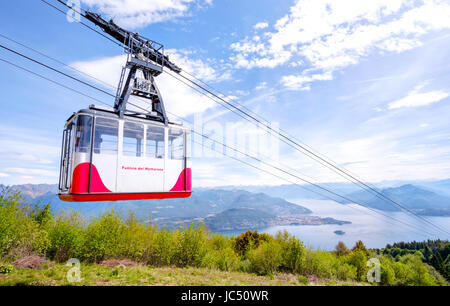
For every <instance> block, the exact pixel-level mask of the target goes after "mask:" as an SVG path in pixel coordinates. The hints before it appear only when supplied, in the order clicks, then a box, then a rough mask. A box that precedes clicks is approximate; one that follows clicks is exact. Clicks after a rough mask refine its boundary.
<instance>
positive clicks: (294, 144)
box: [165, 71, 450, 235]
mask: <svg viewBox="0 0 450 306" xmlns="http://www.w3.org/2000/svg"><path fill="white" fill-rule="evenodd" d="M165 72H166V73H168V74H170V75H172V74H171V73H169V72H167V71H165ZM180 76H181V77H182V78H184V79H186V80H187V81H189V82H190V83H192V84H193V85H195V86H197V87H199V88H200V89H201V90H204V91H205V92H206V93H207V94H204V95H205V96H206V97H208V98H210V99H211V100H213V101H215V99H213V98H211V96H213V97H215V98H217V99H219V100H221V101H222V102H224V103H226V104H227V105H228V106H230V107H231V108H233V109H234V110H236V111H238V112H241V113H242V114H243V115H245V116H247V117H249V118H250V119H252V120H253V121H255V122H256V123H257V124H256V126H257V127H260V126H259V125H263V126H265V128H266V129H268V130H270V131H271V132H273V133H275V136H276V135H278V136H280V137H281V138H282V139H285V140H286V141H287V142H289V143H291V145H290V146H291V147H293V148H297V151H299V152H301V153H303V154H305V152H306V153H308V154H305V155H306V156H308V157H310V158H312V159H314V160H315V161H317V162H319V163H320V164H322V165H324V164H323V163H325V164H326V165H324V166H326V167H327V168H328V169H330V170H332V171H333V172H335V173H337V174H338V175H340V176H341V177H343V178H345V179H347V180H348V181H350V182H352V183H354V184H356V185H357V186H359V187H360V188H362V189H363V190H366V191H368V192H370V193H371V194H373V195H375V196H376V197H378V198H380V199H383V200H385V201H388V203H389V202H390V203H392V204H394V205H396V206H397V207H400V208H401V210H403V211H406V212H408V213H410V214H412V215H414V216H415V217H416V218H418V219H420V220H422V221H423V222H426V223H427V224H429V225H431V226H433V227H436V228H438V229H439V230H441V231H443V232H445V233H447V234H449V235H450V232H448V231H447V230H445V229H443V228H441V227H440V226H437V225H435V224H434V223H432V222H430V221H429V220H427V219H426V218H423V217H422V216H420V215H418V214H416V213H415V212H414V211H412V210H410V209H409V208H407V207H405V206H404V205H402V204H400V203H398V201H395V200H393V199H391V198H390V197H387V196H386V195H384V194H383V193H381V192H379V191H378V190H376V189H375V188H373V187H371V186H369V185H368V184H367V183H364V182H363V181H361V180H359V179H358V178H356V177H355V176H353V175H351V174H349V173H347V172H346V170H343V169H341V168H340V167H338V166H336V165H333V164H332V163H330V162H329V161H327V160H325V159H324V158H322V157H320V156H319V155H318V154H316V153H314V152H313V151H312V150H310V149H308V148H306V147H305V146H303V145H301V144H299V143H297V142H296V141H293V140H291V139H290V138H289V137H287V136H285V135H284V134H282V133H280V132H279V131H275V130H274V129H273V128H272V127H271V126H270V125H268V124H265V123H264V122H262V121H261V120H259V119H257V118H256V117H255V116H252V115H249V114H247V113H246V112H244V111H242V110H241V109H240V108H238V107H236V106H234V105H233V104H232V103H231V102H228V101H226V100H225V99H223V98H222V97H220V96H218V95H217V94H215V93H213V92H212V91H210V90H208V89H206V88H205V87H203V86H200V85H198V84H196V83H195V82H193V81H192V80H189V78H186V77H185V76H183V75H180ZM172 77H174V76H173V75H172ZM174 78H176V77H174ZM176 79H178V78H176ZM178 80H179V79H178ZM179 81H180V80H179ZM183 83H185V82H183ZM185 84H186V83H185ZM186 85H187V84H186ZM188 86H190V85H188ZM190 87H191V88H193V86H190ZM219 104H220V105H222V104H221V103H219ZM222 106H223V105H222ZM227 109H229V108H228V107H227ZM240 117H242V116H240ZM272 135H273V134H272ZM281 138H279V139H280V140H281ZM283 142H284V143H287V142H285V141H283ZM287 144H288V143H287ZM298 148H300V149H301V150H300V149H298ZM302 150H303V151H302ZM330 167H331V168H333V169H334V170H333V169H331V168H330ZM336 171H337V172H336Z"/></svg>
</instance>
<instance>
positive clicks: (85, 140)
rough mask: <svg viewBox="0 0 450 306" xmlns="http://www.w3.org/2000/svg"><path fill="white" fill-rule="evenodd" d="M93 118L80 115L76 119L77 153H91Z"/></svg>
mask: <svg viewBox="0 0 450 306" xmlns="http://www.w3.org/2000/svg"><path fill="white" fill-rule="evenodd" d="M91 129H92V117H91V116H86V115H80V116H78V117H77V118H76V130H75V152H77V153H89V151H90V148H91Z"/></svg>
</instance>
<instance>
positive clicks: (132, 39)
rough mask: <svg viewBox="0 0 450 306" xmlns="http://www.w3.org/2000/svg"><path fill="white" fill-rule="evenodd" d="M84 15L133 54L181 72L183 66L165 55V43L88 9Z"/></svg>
mask: <svg viewBox="0 0 450 306" xmlns="http://www.w3.org/2000/svg"><path fill="white" fill-rule="evenodd" d="M84 17H86V19H88V20H89V21H91V22H93V23H94V24H95V25H97V26H99V27H100V28H102V29H103V31H105V33H107V34H109V35H111V37H113V38H115V39H116V40H117V41H119V42H120V43H122V44H123V45H124V46H125V47H126V48H127V49H128V52H130V53H131V54H135V55H137V54H139V55H141V56H144V57H145V58H147V59H149V60H151V61H153V62H155V63H156V64H158V65H161V66H164V67H167V68H169V69H170V70H172V71H174V72H176V73H180V72H181V68H180V67H178V66H177V65H175V64H174V63H172V62H171V61H170V60H169V57H168V56H167V55H164V53H163V51H164V50H163V48H164V47H163V45H161V44H159V43H157V42H155V41H153V40H150V39H147V38H145V37H142V36H140V35H139V34H138V33H131V32H129V31H127V30H125V29H123V28H121V27H119V26H118V25H117V24H115V23H114V21H112V20H110V21H109V22H108V21H106V20H105V19H103V18H102V17H101V16H100V15H99V14H96V13H91V12H89V11H86V13H85V15H84Z"/></svg>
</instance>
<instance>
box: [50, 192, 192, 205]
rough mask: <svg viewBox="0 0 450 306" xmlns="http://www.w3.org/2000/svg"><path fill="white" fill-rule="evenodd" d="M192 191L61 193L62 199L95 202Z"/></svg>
mask: <svg viewBox="0 0 450 306" xmlns="http://www.w3.org/2000/svg"><path fill="white" fill-rule="evenodd" d="M191 193H192V192H191V191H185V192H152V193H90V194H74V193H69V194H59V195H58V196H59V198H60V199H61V200H62V201H67V202H95V201H126V200H149V199H174V198H188V197H190V196H191Z"/></svg>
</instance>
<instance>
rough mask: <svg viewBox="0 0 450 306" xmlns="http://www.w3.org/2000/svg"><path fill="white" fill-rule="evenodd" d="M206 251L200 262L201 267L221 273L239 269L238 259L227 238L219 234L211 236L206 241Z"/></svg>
mask: <svg viewBox="0 0 450 306" xmlns="http://www.w3.org/2000/svg"><path fill="white" fill-rule="evenodd" d="M207 250H208V251H207V252H206V255H205V256H204V257H203V260H202V266H203V267H208V268H216V269H219V270H222V271H234V270H237V269H238V268H239V263H240V258H239V256H238V255H237V254H236V252H235V251H234V249H233V246H232V242H231V240H230V239H229V238H228V237H225V236H223V235H220V234H215V235H212V236H211V237H210V238H209V240H208V246H207Z"/></svg>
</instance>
